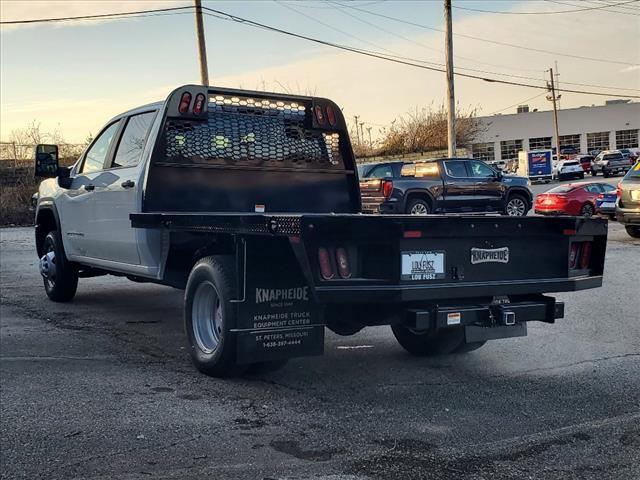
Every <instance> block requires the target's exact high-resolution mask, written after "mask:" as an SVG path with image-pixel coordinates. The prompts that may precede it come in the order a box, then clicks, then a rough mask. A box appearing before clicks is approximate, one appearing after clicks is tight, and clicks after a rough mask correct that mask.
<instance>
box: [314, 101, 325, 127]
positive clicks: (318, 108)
mask: <svg viewBox="0 0 640 480" xmlns="http://www.w3.org/2000/svg"><path fill="white" fill-rule="evenodd" d="M314 111H315V112H316V120H318V123H319V124H320V125H324V124H325V123H327V119H326V118H325V116H324V113H322V107H321V106H320V105H316V107H315V108H314Z"/></svg>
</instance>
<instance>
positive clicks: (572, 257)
mask: <svg viewBox="0 0 640 480" xmlns="http://www.w3.org/2000/svg"><path fill="white" fill-rule="evenodd" d="M579 246H580V244H579V243H572V244H571V252H569V268H571V269H573V268H576V266H577V264H578V247H579Z"/></svg>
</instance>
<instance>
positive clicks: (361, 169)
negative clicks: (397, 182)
mask: <svg viewBox="0 0 640 480" xmlns="http://www.w3.org/2000/svg"><path fill="white" fill-rule="evenodd" d="M404 163H405V162H384V163H365V164H362V165H358V177H359V178H360V179H363V178H394V177H399V176H400V171H401V170H402V166H403V165H404Z"/></svg>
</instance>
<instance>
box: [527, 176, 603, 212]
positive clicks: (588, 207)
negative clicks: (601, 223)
mask: <svg viewBox="0 0 640 480" xmlns="http://www.w3.org/2000/svg"><path fill="white" fill-rule="evenodd" d="M609 186H610V187H612V188H615V187H613V186H612V185H609ZM601 193H605V189H604V188H603V187H602V184H601V183H586V184H585V183H568V184H566V185H560V186H558V187H556V188H552V189H551V190H549V191H548V192H546V193H542V194H540V195H538V196H537V197H536V205H535V209H534V211H535V213H537V214H540V215H573V216H583V217H591V216H593V214H594V213H595V211H596V198H597V196H598V195H600V194H601Z"/></svg>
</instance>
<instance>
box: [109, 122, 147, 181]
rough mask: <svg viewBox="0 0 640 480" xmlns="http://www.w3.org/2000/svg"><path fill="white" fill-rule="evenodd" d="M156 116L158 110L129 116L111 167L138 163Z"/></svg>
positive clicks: (129, 165)
mask: <svg viewBox="0 0 640 480" xmlns="http://www.w3.org/2000/svg"><path fill="white" fill-rule="evenodd" d="M154 118H156V112H147V113H141V114H139V115H133V116H132V117H129V119H128V120H127V126H126V127H125V129H124V132H123V133H122V137H121V138H120V143H119V144H118V148H117V150H116V154H115V157H114V158H113V162H112V163H111V168H114V167H133V166H134V165H137V164H138V162H139V161H140V157H141V156H142V151H143V150H144V145H145V143H146V142H147V135H148V134H149V129H150V128H151V124H152V123H153V120H154Z"/></svg>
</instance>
